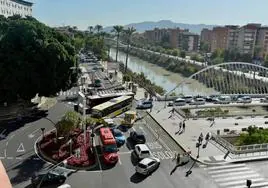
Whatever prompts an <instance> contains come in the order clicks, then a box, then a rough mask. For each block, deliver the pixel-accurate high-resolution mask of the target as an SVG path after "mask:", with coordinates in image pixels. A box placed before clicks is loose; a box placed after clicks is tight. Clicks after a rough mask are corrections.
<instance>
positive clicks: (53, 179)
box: [31, 173, 66, 187]
mask: <svg viewBox="0 0 268 188" xmlns="http://www.w3.org/2000/svg"><path fill="white" fill-rule="evenodd" d="M65 180H66V176H64V175H60V174H53V173H38V174H35V175H33V176H32V178H31V182H32V185H33V186H34V187H37V186H38V185H39V184H40V183H41V186H47V185H55V184H59V183H60V184H62V183H64V182H65ZM41 186H40V187H41Z"/></svg>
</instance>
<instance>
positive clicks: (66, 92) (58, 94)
mask: <svg viewBox="0 0 268 188" xmlns="http://www.w3.org/2000/svg"><path fill="white" fill-rule="evenodd" d="M77 94H78V91H60V92H59V93H57V96H73V95H77Z"/></svg>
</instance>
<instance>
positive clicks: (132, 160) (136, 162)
mask: <svg viewBox="0 0 268 188" xmlns="http://www.w3.org/2000/svg"><path fill="white" fill-rule="evenodd" d="M130 159H131V163H132V165H133V166H136V165H137V164H138V162H139V159H138V157H137V156H136V154H135V152H131V156H130Z"/></svg>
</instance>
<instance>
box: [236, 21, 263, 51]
mask: <svg viewBox="0 0 268 188" xmlns="http://www.w3.org/2000/svg"><path fill="white" fill-rule="evenodd" d="M260 28H261V24H247V25H245V26H242V27H240V28H239V32H238V39H237V48H238V50H239V52H240V53H242V54H251V55H252V56H253V54H254V49H255V44H256V39H257V32H258V30H259V29H260Z"/></svg>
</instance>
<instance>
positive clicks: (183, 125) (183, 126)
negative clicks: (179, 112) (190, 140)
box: [182, 121, 185, 132]
mask: <svg viewBox="0 0 268 188" xmlns="http://www.w3.org/2000/svg"><path fill="white" fill-rule="evenodd" d="M182 130H183V132H184V131H185V121H183V123H182Z"/></svg>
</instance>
